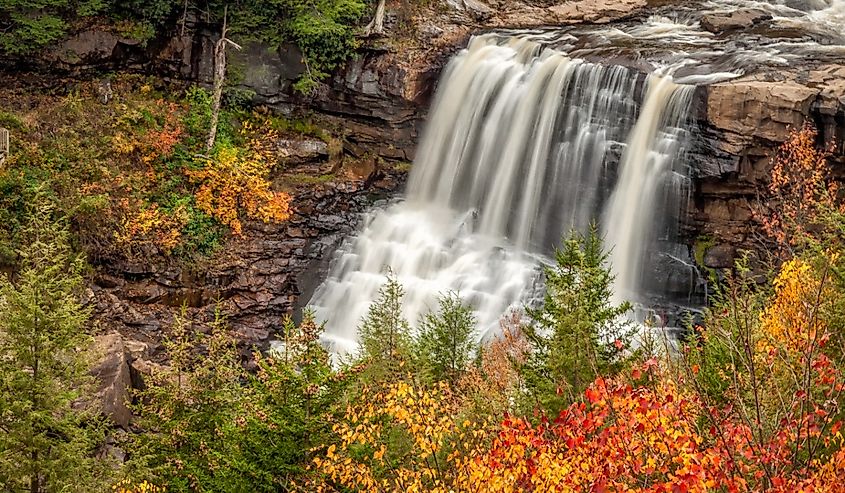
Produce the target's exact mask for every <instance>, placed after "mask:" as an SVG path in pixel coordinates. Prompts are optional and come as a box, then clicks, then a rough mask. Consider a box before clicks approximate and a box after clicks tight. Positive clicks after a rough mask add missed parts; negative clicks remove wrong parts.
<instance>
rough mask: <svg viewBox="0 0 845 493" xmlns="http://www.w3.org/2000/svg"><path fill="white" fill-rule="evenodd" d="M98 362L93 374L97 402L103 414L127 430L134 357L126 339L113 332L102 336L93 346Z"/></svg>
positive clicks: (129, 418)
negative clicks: (131, 365)
mask: <svg viewBox="0 0 845 493" xmlns="http://www.w3.org/2000/svg"><path fill="white" fill-rule="evenodd" d="M94 353H95V354H96V355H97V356H98V358H99V359H98V362H97V364H96V365H95V366H94V369H93V370H92V371H91V374H92V375H93V376H94V378H95V379H96V380H97V382H98V388H97V394H96V403H97V405H98V406H99V408H100V410H101V412H102V413H103V414H104V415H105V416H108V417H109V418H110V419H111V420H112V421H113V422H114V423H115V424H116V425H118V426H120V427H122V428H124V429H128V427H129V423H130V421H131V420H132V412H131V411H130V410H129V402H130V399H131V390H130V389H131V388H132V374H131V369H130V361H131V357H130V355H129V352H128V351H127V349H126V346H125V345H124V342H123V337H122V336H121V335H120V334H118V333H116V332H114V333H110V334H107V335H104V336H100V337H98V338H97V339H96V341H95V343H94Z"/></svg>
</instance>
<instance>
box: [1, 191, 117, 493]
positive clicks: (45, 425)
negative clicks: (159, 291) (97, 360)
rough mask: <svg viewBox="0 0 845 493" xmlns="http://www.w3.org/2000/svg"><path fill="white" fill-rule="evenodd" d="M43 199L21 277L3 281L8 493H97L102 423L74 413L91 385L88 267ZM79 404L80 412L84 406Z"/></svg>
mask: <svg viewBox="0 0 845 493" xmlns="http://www.w3.org/2000/svg"><path fill="white" fill-rule="evenodd" d="M43 202H44V201H43V200H39V201H38V203H37V205H35V206H33V209H32V210H31V211H30V217H29V226H28V227H27V228H26V230H25V232H24V235H25V240H26V241H25V242H24V243H25V244H26V245H27V246H26V248H25V249H22V250H21V251H19V252H18V253H19V257H20V263H19V265H20V269H19V271H18V272H17V275H15V276H10V277H8V278H7V277H5V276H2V278H1V279H0V431H2V432H0V484H3V485H4V491H29V492H30V493H46V492H54V491H63V492H77V491H78V492H87V491H97V490H98V489H99V487H100V482H101V481H102V480H103V478H104V476H105V473H104V469H103V464H102V463H101V462H100V461H96V460H95V459H94V454H95V451H96V448H97V446H98V445H99V444H101V443H102V441H103V437H104V433H103V429H104V428H103V426H102V420H101V419H100V418H97V417H96V413H95V412H94V411H91V410H85V409H83V410H78V409H74V403H75V402H77V401H78V400H79V398H80V397H82V396H83V393H84V390H85V388H86V383H87V380H88V377H87V370H88V367H87V365H86V361H85V359H84V358H83V357H82V354H84V353H83V348H84V347H85V346H86V345H87V344H88V343H89V339H90V338H89V336H88V335H87V333H86V330H85V329H86V327H85V324H86V322H87V320H88V311H87V310H86V309H85V308H83V306H82V304H81V303H80V298H79V295H80V293H81V291H82V288H83V280H82V270H83V268H84V262H83V259H82V258H81V257H79V256H78V255H75V254H74V253H73V252H72V250H71V247H70V244H69V241H68V231H67V227H66V226H65V224H64V222H58V223H57V222H54V220H53V217H52V216H53V210H52V207H51V206H49V205H44V203H43ZM77 407H78V406H77Z"/></svg>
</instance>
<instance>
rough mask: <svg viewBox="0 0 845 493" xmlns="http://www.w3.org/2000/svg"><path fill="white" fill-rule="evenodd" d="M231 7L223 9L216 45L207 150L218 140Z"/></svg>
mask: <svg viewBox="0 0 845 493" xmlns="http://www.w3.org/2000/svg"><path fill="white" fill-rule="evenodd" d="M228 12H229V7H228V6H226V9H225V10H224V11H223V31H222V32H221V34H220V39H219V40H217V43H216V44H215V45H214V91H213V94H212V99H211V101H212V102H211V128H209V129H208V141H207V142H206V143H205V150H206V152H208V151H210V150H211V148H212V147H214V142H215V141H216V140H217V122H218V121H219V120H220V101H221V100H222V99H223V83H224V82H225V80H226V28H227V26H226V17H227V14H228Z"/></svg>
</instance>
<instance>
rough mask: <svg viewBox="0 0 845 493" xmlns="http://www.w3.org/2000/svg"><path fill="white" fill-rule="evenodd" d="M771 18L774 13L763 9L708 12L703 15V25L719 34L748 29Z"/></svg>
mask: <svg viewBox="0 0 845 493" xmlns="http://www.w3.org/2000/svg"><path fill="white" fill-rule="evenodd" d="M771 19H772V15H771V14H769V13H768V12H765V11H763V10H756V9H740V10H735V11H733V12H720V13H715V14H706V15H704V16H702V17H701V27H703V28H704V29H706V30H708V31H710V32H711V33H715V34H719V33H723V32H725V31H732V30H735V29H747V28H749V27H753V26H755V25H756V24H758V23H760V22H763V21H768V20H771Z"/></svg>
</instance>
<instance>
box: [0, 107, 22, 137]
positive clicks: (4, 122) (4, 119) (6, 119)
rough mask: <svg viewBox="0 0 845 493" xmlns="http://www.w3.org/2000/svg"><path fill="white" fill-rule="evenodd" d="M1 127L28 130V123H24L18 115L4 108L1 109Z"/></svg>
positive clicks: (12, 129)
mask: <svg viewBox="0 0 845 493" xmlns="http://www.w3.org/2000/svg"><path fill="white" fill-rule="evenodd" d="M0 127H2V128H5V129H6V130H9V131H11V132H14V131H18V132H25V131H26V125H24V123H23V121H22V120H21V119H20V118H18V116H17V115H15V114H14V113H9V112H8V111H3V110H0Z"/></svg>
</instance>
